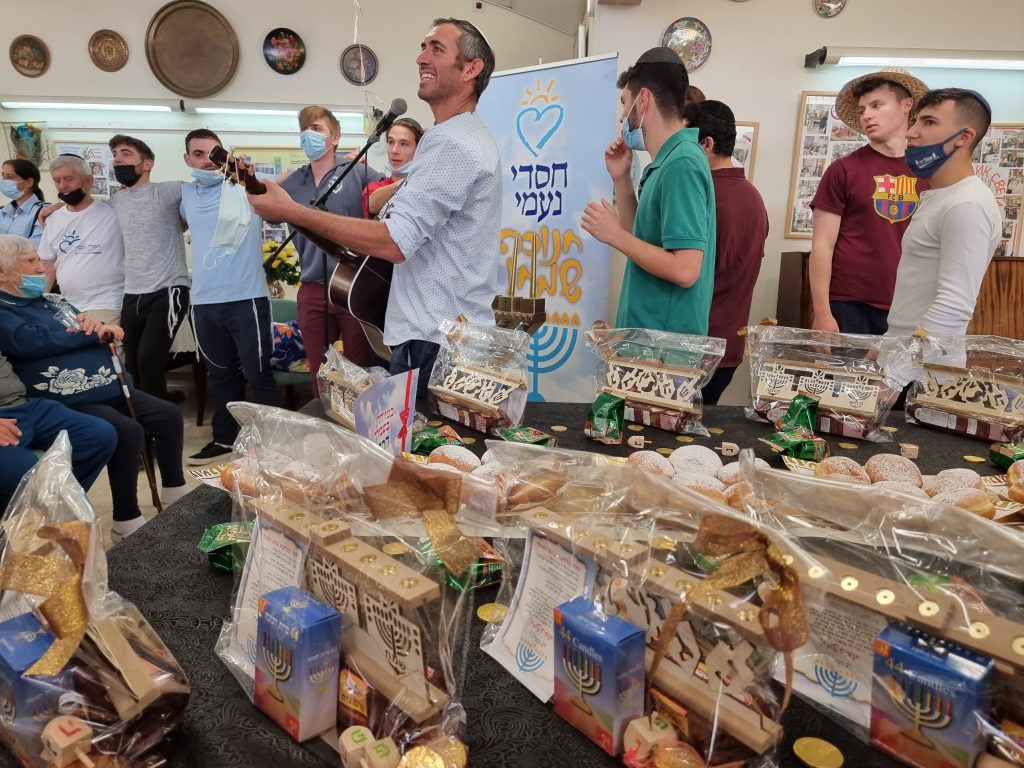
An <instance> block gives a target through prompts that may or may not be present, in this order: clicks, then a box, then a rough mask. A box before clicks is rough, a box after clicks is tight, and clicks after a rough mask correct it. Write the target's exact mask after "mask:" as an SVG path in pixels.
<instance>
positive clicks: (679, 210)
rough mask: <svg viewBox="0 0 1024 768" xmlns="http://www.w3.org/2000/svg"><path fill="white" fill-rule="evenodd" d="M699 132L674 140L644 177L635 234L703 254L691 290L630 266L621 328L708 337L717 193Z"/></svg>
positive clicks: (624, 280) (683, 133)
mask: <svg viewBox="0 0 1024 768" xmlns="http://www.w3.org/2000/svg"><path fill="white" fill-rule="evenodd" d="M697 140H698V130H697V129H696V128H684V129H682V130H680V131H677V132H676V133H674V134H672V135H671V136H670V137H669V138H668V140H667V141H666V142H665V143H664V144H663V145H662V147H661V149H660V150H658V155H657V157H655V158H654V161H653V162H652V163H651V164H650V165H648V166H647V167H646V168H645V169H644V172H643V174H642V175H641V177H640V190H639V199H638V201H637V209H636V218H635V219H634V221H633V234H634V235H635V236H636V237H638V238H640V239H641V240H643V241H645V242H647V243H651V244H652V245H656V246H658V247H659V248H664V249H665V250H668V251H675V250H680V249H691V248H692V249H694V250H698V251H704V258H703V259H702V260H701V266H700V276H699V277H698V278H697V282H695V283H694V284H693V285H692V286H690V287H689V288H682V287H680V286H678V285H676V284H675V283H670V282H669V281H668V280H663V279H661V278H660V277H655V276H654V275H652V274H651V273H650V272H647V271H645V270H643V269H641V268H640V267H638V266H637V265H636V264H635V263H634V262H632V261H629V260H627V263H626V272H625V275H624V276H623V278H622V293H621V294H619V311H618V313H617V314H616V316H615V325H616V327H618V328H652V329H656V330H662V331H672V332H673V333H689V334H693V335H696V336H706V335H707V333H708V314H709V313H710V312H711V296H712V294H713V293H714V287H715V188H714V184H713V182H712V181H711V169H710V168H709V166H708V161H707V158H706V157H705V156H704V152H703V150H702V149H701V148H700V145H699V144H698V143H697Z"/></svg>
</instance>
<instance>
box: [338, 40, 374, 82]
mask: <svg viewBox="0 0 1024 768" xmlns="http://www.w3.org/2000/svg"><path fill="white" fill-rule="evenodd" d="M341 74H343V75H344V76H345V79H346V80H348V81H349V82H350V83H352V84H353V85H366V84H367V83H368V82H370V81H371V80H373V78H375V77H376V76H377V54H376V53H374V52H373V51H372V50H370V49H369V48H367V47H366V46H365V45H350V46H349V47H348V48H346V49H345V50H344V51H342V52H341Z"/></svg>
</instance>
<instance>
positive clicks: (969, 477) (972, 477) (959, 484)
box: [922, 467, 985, 497]
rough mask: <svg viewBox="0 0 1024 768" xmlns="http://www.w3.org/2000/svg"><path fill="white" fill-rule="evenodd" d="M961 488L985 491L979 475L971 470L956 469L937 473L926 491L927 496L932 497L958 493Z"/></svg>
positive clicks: (965, 468)
mask: <svg viewBox="0 0 1024 768" xmlns="http://www.w3.org/2000/svg"><path fill="white" fill-rule="evenodd" d="M922 482H923V481H922ZM961 488H974V489H976V490H979V491H983V490H985V484H984V483H982V482H981V475H979V474H978V473H977V472H975V471H974V470H973V469H968V468H967V467H958V468H956V469H944V470H942V471H941V472H939V474H937V475H936V476H935V480H934V481H933V482H932V483H931V484H929V487H928V488H927V489H926V490H927V492H928V495H929V496H932V497H934V496H937V495H938V494H940V493H948V492H949V491H958V490H960V489H961Z"/></svg>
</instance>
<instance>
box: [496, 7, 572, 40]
mask: <svg viewBox="0 0 1024 768" xmlns="http://www.w3.org/2000/svg"><path fill="white" fill-rule="evenodd" d="M487 2H489V3H491V4H492V5H501V6H504V7H505V8H509V9H511V10H513V11H515V12H516V13H521V14H522V15H523V16H528V17H529V18H531V19H536V20H537V21H540V22H542V23H544V24H547V25H548V26H551V27H554V28H555V29H558V30H561V31H562V32H565V33H566V34H568V35H575V34H576V32H577V30H578V28H579V24H580V22H581V21H582V20H583V14H584V13H586V10H587V0H487Z"/></svg>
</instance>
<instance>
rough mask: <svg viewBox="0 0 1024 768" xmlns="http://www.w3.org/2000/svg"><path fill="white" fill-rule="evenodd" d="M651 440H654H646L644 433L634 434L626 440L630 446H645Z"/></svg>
mask: <svg viewBox="0 0 1024 768" xmlns="http://www.w3.org/2000/svg"><path fill="white" fill-rule="evenodd" d="M651 442H653V441H651V440H646V439H645V438H644V436H643V435H633V436H632V437H630V438H628V439H627V440H626V445H628V446H630V447H631V448H643V447H644V446H645V445H648V444H649V443H651Z"/></svg>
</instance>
